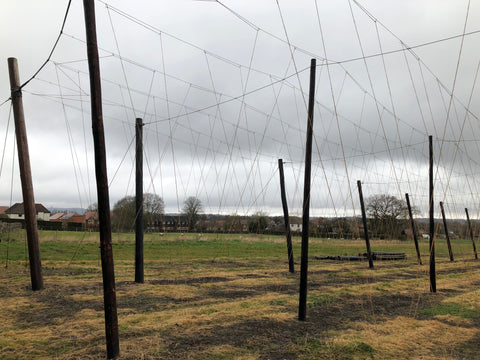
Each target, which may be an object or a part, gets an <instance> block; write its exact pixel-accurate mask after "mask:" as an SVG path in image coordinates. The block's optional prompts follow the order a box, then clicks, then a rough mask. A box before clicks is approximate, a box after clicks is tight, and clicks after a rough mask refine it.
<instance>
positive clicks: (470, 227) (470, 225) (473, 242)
mask: <svg viewBox="0 0 480 360" xmlns="http://www.w3.org/2000/svg"><path fill="white" fill-rule="evenodd" d="M465 213H466V214H467V225H468V232H469V234H470V239H472V245H473V253H474V254H475V260H477V259H478V255H477V247H476V246H475V239H474V237H473V230H472V224H471V223H470V216H468V209H467V208H465Z"/></svg>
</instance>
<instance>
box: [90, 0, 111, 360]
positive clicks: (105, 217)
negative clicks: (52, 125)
mask: <svg viewBox="0 0 480 360" xmlns="http://www.w3.org/2000/svg"><path fill="white" fill-rule="evenodd" d="M83 8H84V13H85V30H86V38H87V55H88V68H89V73H90V101H91V112H92V131H93V143H94V150H95V176H96V180H97V197H98V219H99V222H100V228H99V230H100V253H101V261H102V274H103V303H104V311H105V334H106V341H107V357H108V358H109V359H114V358H116V357H118V355H119V353H120V346H119V341H118V318H117V298H116V292H115V271H114V266H113V251H112V229H111V223H110V200H109V194H108V178H107V159H106V154H105V134H104V127H103V114H102V90H101V83H100V63H99V60H98V46H97V30H96V25H95V2H94V0H83Z"/></svg>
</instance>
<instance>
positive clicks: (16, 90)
mask: <svg viewBox="0 0 480 360" xmlns="http://www.w3.org/2000/svg"><path fill="white" fill-rule="evenodd" d="M8 73H9V76H10V89H11V98H12V106H13V117H14V121H15V136H16V139H17V151H18V163H19V168H20V180H21V183H22V195H23V210H24V213H25V230H26V232H27V242H28V259H29V262H30V279H31V282H32V290H34V291H36V290H41V289H43V276H42V261H41V259H40V247H39V244H38V229H37V211H36V209H35V198H34V195H33V183H32V170H31V168H30V155H29V152H28V141H27V129H26V126H25V114H24V112H23V101H22V90H21V88H20V76H19V74H18V63H17V59H15V58H8Z"/></svg>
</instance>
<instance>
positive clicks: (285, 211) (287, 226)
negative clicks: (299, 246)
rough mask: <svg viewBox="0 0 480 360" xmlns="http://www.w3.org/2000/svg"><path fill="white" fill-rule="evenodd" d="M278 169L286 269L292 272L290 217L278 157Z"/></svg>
mask: <svg viewBox="0 0 480 360" xmlns="http://www.w3.org/2000/svg"><path fill="white" fill-rule="evenodd" d="M278 171H279V173H280V192H281V196H282V207H283V219H284V221H285V232H286V236H287V254H288V271H289V272H291V273H293V272H295V269H294V266H295V265H294V262H293V248H292V231H291V230H290V217H289V215H288V204H287V196H286V194H285V176H284V174H283V160H282V159H278Z"/></svg>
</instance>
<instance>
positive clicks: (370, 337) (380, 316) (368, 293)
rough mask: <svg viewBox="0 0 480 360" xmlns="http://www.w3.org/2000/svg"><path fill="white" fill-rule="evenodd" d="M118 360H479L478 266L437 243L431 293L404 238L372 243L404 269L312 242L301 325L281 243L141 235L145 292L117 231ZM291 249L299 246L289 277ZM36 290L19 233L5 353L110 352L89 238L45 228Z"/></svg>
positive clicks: (96, 355)
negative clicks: (371, 265)
mask: <svg viewBox="0 0 480 360" xmlns="http://www.w3.org/2000/svg"><path fill="white" fill-rule="evenodd" d="M113 242H114V257H115V272H116V282H117V303H118V322H119V331H120V352H121V359H342V360H347V359H480V345H479V344H480V329H479V325H480V291H479V290H478V286H479V284H480V262H479V261H475V260H473V251H472V245H471V242H469V241H465V240H454V242H453V251H454V254H455V262H453V263H452V262H450V261H449V260H448V256H447V247H446V245H445V243H444V240H437V246H436V253H437V293H435V294H432V293H430V291H429V272H428V269H429V266H428V255H427V250H428V243H427V242H426V241H425V240H422V243H421V244H420V245H421V252H422V254H423V263H424V265H418V264H417V261H416V255H415V249H414V246H413V243H410V242H400V241H379V240H373V241H372V250H373V251H392V252H405V253H407V256H408V257H407V260H402V261H389V262H386V261H384V262H375V269H374V270H369V269H368V263H367V262H349V263H348V262H336V261H318V260H314V258H313V257H314V256H315V255H344V254H349V255H355V254H358V253H360V252H362V253H363V252H364V243H363V241H352V240H333V239H332V240H329V239H311V241H310V252H309V255H310V263H309V285H308V298H307V299H308V300H307V305H308V308H307V321H305V322H299V321H298V320H297V313H298V288H299V274H298V271H296V272H295V274H290V273H288V264H287V257H286V245H285V241H284V238H283V237H277V236H248V235H223V234H219V235H213V234H203V235H202V236H200V235H198V234H185V235H183V236H181V235H180V234H166V235H164V236H160V235H158V234H147V235H146V236H145V283H144V284H136V283H134V281H133V279H134V261H133V259H134V235H133V234H114V235H113ZM299 243H300V240H299V239H298V238H295V239H294V254H295V259H296V270H299V268H300V266H299V263H298V262H299V258H300V244H299ZM40 248H41V256H42V265H43V275H44V282H45V289H44V290H41V291H37V292H33V291H31V290H30V274H29V270H28V265H27V261H26V256H25V252H26V249H25V234H24V233H23V232H21V231H19V232H15V233H12V234H10V241H7V239H6V237H5V235H4V236H3V238H2V242H0V261H2V270H1V271H0V274H1V275H0V276H1V282H0V299H1V302H2V304H1V307H0V334H1V336H0V358H1V359H102V358H105V357H106V350H105V339H104V336H105V335H104V334H105V332H104V320H103V316H104V314H103V288H102V283H101V276H102V274H101V268H100V255H99V240H98V234H96V233H92V234H87V233H72V232H58V233H57V232H40Z"/></svg>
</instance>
